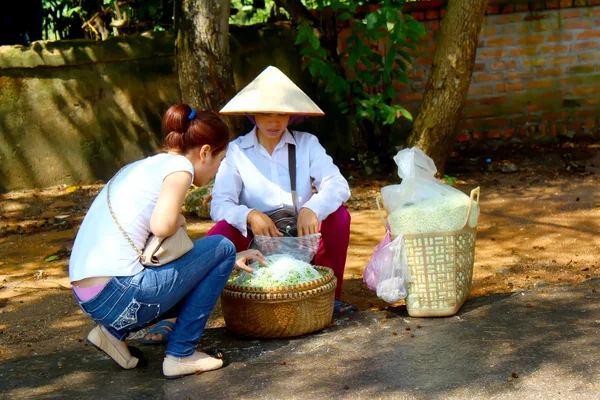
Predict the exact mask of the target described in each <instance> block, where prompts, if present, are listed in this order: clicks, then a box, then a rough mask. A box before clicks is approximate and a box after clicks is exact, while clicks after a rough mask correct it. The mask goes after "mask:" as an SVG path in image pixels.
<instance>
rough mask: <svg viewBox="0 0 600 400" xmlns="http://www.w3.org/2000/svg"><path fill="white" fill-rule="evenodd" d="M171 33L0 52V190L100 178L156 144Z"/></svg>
mask: <svg viewBox="0 0 600 400" xmlns="http://www.w3.org/2000/svg"><path fill="white" fill-rule="evenodd" d="M173 48H174V47H173V38H172V36H170V35H157V36H146V35H141V36H138V37H135V38H128V39H127V40H123V39H120V38H114V39H111V40H107V41H106V42H95V41H86V40H82V41H65V42H60V41H57V42H36V43H35V44H34V45H33V46H31V47H30V48H26V47H21V46H4V47H0V191H7V190H11V189H18V188H32V187H44V186H50V185H56V184H59V183H76V182H79V181H88V182H89V181H95V180H97V179H106V178H108V177H110V176H111V175H112V174H113V173H114V172H115V170H116V169H117V168H118V166H119V165H122V164H123V163H127V162H129V161H131V160H134V159H137V158H141V157H143V156H144V155H147V154H150V153H152V152H154V151H155V150H156V149H157V148H158V146H160V136H159V133H160V132H159V131H158V130H157V129H159V127H160V119H161V117H162V113H163V112H164V110H165V107H166V106H167V105H168V104H172V103H175V102H177V101H179V98H180V94H179V86H178V83H177V74H176V73H175V69H174V62H173Z"/></svg>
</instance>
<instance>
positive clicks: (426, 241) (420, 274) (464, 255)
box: [378, 187, 480, 317]
mask: <svg viewBox="0 0 600 400" xmlns="http://www.w3.org/2000/svg"><path fill="white" fill-rule="evenodd" d="M479 192H480V189H479V187H477V188H475V189H473V190H472V191H471V196H470V202H469V208H468V210H467V217H466V220H465V223H464V225H463V227H462V229H460V230H457V231H449V232H433V233H418V234H406V235H403V236H404V249H405V253H406V260H407V263H408V265H409V267H410V274H411V279H412V282H410V283H409V284H408V290H407V297H406V309H407V311H408V315H410V316H411V317H447V316H451V315H454V314H456V313H457V312H458V310H459V309H460V307H462V305H463V304H464V303H465V301H466V300H467V298H468V297H469V293H470V292H471V284H472V282H473V263H474V261H475V233H476V227H471V226H469V218H470V217H471V211H472V209H473V205H479ZM378 206H379V204H378ZM380 211H381V210H380ZM382 218H383V215H382ZM384 223H385V220H384ZM392 237H394V235H392Z"/></svg>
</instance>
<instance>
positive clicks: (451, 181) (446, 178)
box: [442, 175, 456, 186]
mask: <svg viewBox="0 0 600 400" xmlns="http://www.w3.org/2000/svg"><path fill="white" fill-rule="evenodd" d="M442 181H444V183H445V184H446V185H450V186H454V184H455V183H456V178H455V177H453V176H449V175H444V177H443V178H442Z"/></svg>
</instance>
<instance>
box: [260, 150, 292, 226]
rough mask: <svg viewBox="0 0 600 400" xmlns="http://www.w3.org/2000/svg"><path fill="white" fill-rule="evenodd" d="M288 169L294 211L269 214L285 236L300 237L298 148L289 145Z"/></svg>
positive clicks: (280, 209) (288, 210)
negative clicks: (297, 178) (297, 180)
mask: <svg viewBox="0 0 600 400" xmlns="http://www.w3.org/2000/svg"><path fill="white" fill-rule="evenodd" d="M288 168H289V170H290V186H291V188H292V204H293V205H294V208H293V209H290V208H289V207H282V208H278V209H276V210H274V211H271V212H269V213H267V214H266V215H267V217H269V218H271V220H272V221H273V223H274V224H275V226H276V227H277V230H278V231H279V232H281V233H283V234H284V235H285V236H291V237H296V236H298V214H297V213H296V146H295V145H293V144H291V143H288Z"/></svg>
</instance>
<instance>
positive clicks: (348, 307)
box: [333, 299, 356, 314]
mask: <svg viewBox="0 0 600 400" xmlns="http://www.w3.org/2000/svg"><path fill="white" fill-rule="evenodd" d="M352 311H356V307H355V306H353V305H352V304H346V303H344V302H343V301H341V300H340V299H335V301H334V303H333V312H334V313H335V314H338V313H347V312H352Z"/></svg>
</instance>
